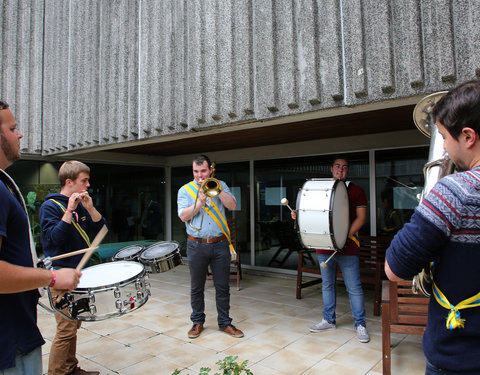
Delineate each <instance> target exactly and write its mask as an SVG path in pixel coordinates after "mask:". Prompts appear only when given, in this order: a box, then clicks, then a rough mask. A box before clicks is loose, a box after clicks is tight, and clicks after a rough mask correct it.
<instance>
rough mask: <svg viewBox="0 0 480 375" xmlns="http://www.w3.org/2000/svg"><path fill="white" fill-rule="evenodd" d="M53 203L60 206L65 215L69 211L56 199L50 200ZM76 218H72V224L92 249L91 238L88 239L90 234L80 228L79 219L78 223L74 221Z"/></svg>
mask: <svg viewBox="0 0 480 375" xmlns="http://www.w3.org/2000/svg"><path fill="white" fill-rule="evenodd" d="M50 200H51V201H53V202H55V203H56V204H57V205H58V206H60V208H61V210H62V211H63V213H65V212H66V211H67V209H66V208H65V206H64V205H63V204H61V203H60V202H59V201H56V200H55V199H50ZM73 218H74V216H72V224H73V226H74V227H75V228H76V229H77V230H78V233H80V236H82V238H83V239H84V240H85V242H86V243H87V246H88V247H90V238H89V237H88V234H87V232H85V231H84V230H83V229H82V227H80V225H79V224H78V219H77V222H75V220H74V219H73Z"/></svg>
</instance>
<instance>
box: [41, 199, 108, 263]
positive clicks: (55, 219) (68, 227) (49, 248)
mask: <svg viewBox="0 0 480 375" xmlns="http://www.w3.org/2000/svg"><path fill="white" fill-rule="evenodd" d="M52 199H54V200H56V201H57V202H59V203H61V204H62V205H63V207H64V208H67V206H68V199H69V198H68V197H67V196H66V195H63V194H49V195H47V196H46V197H45V202H43V203H42V206H41V207H40V211H39V213H38V217H39V219H40V224H41V226H42V245H43V252H44V253H45V255H46V256H49V257H54V256H57V255H60V254H65V253H69V252H71V251H75V250H80V249H85V248H87V247H88V244H87V242H86V241H85V239H84V238H83V237H82V235H81V234H80V232H79V231H78V230H77V229H76V228H75V226H74V225H73V224H72V223H66V222H64V221H63V220H62V217H63V215H64V214H65V212H64V211H63V210H62V208H61V207H60V206H59V205H58V204H57V203H55V202H54V201H52ZM75 212H76V213H77V215H78V222H77V223H78V225H79V226H80V227H81V228H82V229H83V231H85V233H86V234H87V235H88V236H89V240H90V241H92V240H93V238H94V236H95V234H97V233H98V231H99V230H100V229H101V228H102V227H103V225H104V224H106V220H105V218H103V217H102V220H99V221H98V222H93V220H92V218H91V216H90V214H89V213H88V211H87V210H86V209H85V208H84V207H83V206H82V203H79V204H78V206H77V209H76V210H75ZM72 220H75V221H76V218H74V217H72ZM83 255H84V254H78V255H74V256H71V257H67V258H63V259H58V260H55V261H54V262H53V266H54V267H55V268H62V267H69V268H75V267H77V265H78V263H79V262H80V260H81V259H82V258H83Z"/></svg>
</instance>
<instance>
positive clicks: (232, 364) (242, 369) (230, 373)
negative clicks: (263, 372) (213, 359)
mask: <svg viewBox="0 0 480 375" xmlns="http://www.w3.org/2000/svg"><path fill="white" fill-rule="evenodd" d="M237 359H238V356H228V357H225V358H224V359H222V360H221V361H218V362H217V365H219V366H220V367H219V370H223V371H222V372H221V373H218V372H216V373H215V374H214V375H240V374H246V375H253V372H251V371H250V370H249V369H248V368H247V364H248V361H238V362H237ZM210 371H211V369H210V368H208V367H202V368H201V369H200V372H199V374H198V375H208V373H209V372H210ZM178 374H180V370H178V369H177V370H175V371H174V372H173V374H172V375H178Z"/></svg>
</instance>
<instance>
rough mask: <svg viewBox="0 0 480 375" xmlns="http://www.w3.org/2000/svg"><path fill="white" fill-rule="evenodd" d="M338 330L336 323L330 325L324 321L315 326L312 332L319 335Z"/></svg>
mask: <svg viewBox="0 0 480 375" xmlns="http://www.w3.org/2000/svg"><path fill="white" fill-rule="evenodd" d="M335 328H337V326H336V324H335V323H329V322H327V321H326V320H325V319H322V321H321V322H320V323H317V324H315V325H314V326H311V327H310V332H313V333H318V332H322V331H328V330H330V329H335Z"/></svg>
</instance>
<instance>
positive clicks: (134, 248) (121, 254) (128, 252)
mask: <svg viewBox="0 0 480 375" xmlns="http://www.w3.org/2000/svg"><path fill="white" fill-rule="evenodd" d="M144 248H145V247H144V246H142V245H130V246H127V247H124V248H122V249H120V250H118V251H117V252H116V253H115V255H114V256H113V258H114V259H132V258H133V257H134V256H135V255H137V254H139V253H140V252H141V251H142V250H143V249H144Z"/></svg>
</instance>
